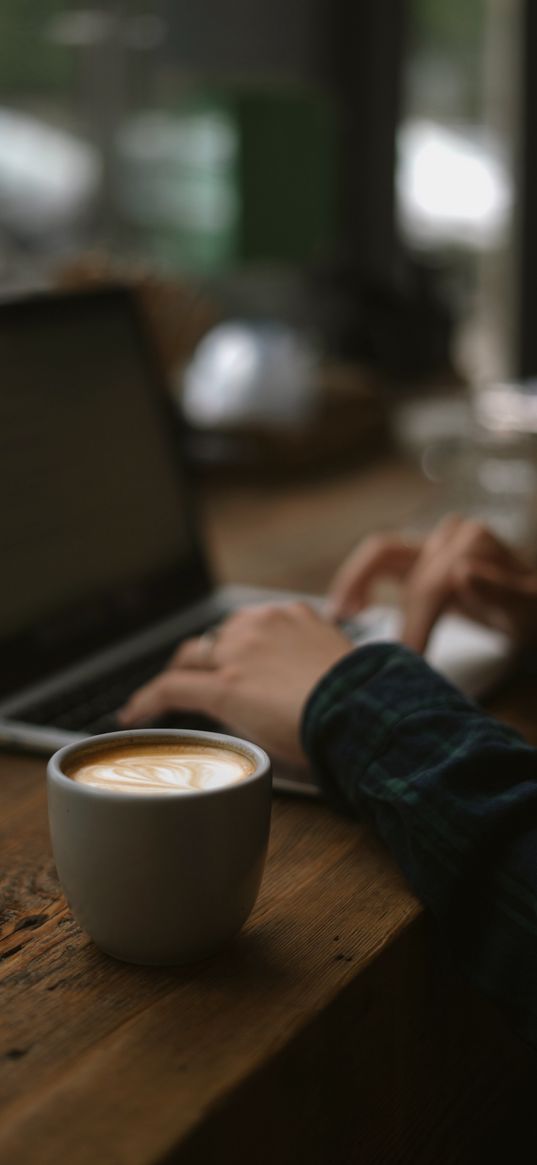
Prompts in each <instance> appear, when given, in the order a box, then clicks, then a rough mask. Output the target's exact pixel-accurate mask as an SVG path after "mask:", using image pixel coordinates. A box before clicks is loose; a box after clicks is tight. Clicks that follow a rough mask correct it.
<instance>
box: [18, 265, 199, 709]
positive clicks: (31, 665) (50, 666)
mask: <svg viewBox="0 0 537 1165" xmlns="http://www.w3.org/2000/svg"><path fill="white" fill-rule="evenodd" d="M96 304H97V305H99V307H101V308H103V307H108V310H110V311H114V310H115V311H117V310H120V311H121V312H122V313H123V314H124V315H126V316H127V319H128V322H129V323H130V324H131V325H132V328H133V337H134V339H135V343H136V346H137V348H138V350H139V352H140V360H141V367H142V368H143V370H144V378H143V379H144V385H145V387H146V388H147V391H148V393H149V395H150V397H151V398H152V400H153V402H154V406H155V409H156V412H157V414H158V415H160V416H161V418H162V436H163V440H164V442H165V443H168V445H169V449H170V458H171V462H172V464H173V467H174V471H175V473H176V475H177V483H178V492H179V496H180V498H181V507H182V511H183V514H184V538H185V542H186V543H187V547H188V549H187V554H186V555H178V557H177V560H176V562H175V563H173V564H172V566H171V567H170V569H169V570H166V571H165V572H160V573H159V572H157V573H156V574H154V575H152V576H151V578H146V579H139V580H138V604H137V606H136V608H135V609H133V605H132V594H131V587H130V584H129V587H128V588H126V587H125V586H122V587H118V588H116V589H114V588H110V591H109V593H108V595H107V596H106V599H103V601H101V602H100V601H99V600H98V598H97V597H96V596H94V597H92V598H91V599H90V600H89V601H88V602H86V603H82V604H79V603H78V604H73V606H72V607H69V608H65V606H63V607H62V608H61V609H59V610H58V611H57V612H50V614H49V616H48V617H46V618H43V616H40V617H39V619H37V620H36V622H35V624H32V625H31V626H28V627H27V628H26V629H25V630H24V632H22V633H21V632H19V633H17V634H16V635H12V636H9V635H8V636H5V637H3V638H0V651H1V654H2V659H3V665H4V666H3V667H2V669H1V672H0V697H2V696H5V695H7V694H11V693H13V692H15V691H17V690H19V689H20V688H23V687H26V686H27V685H28V684H30V683H35V682H37V681H39V680H40V679H42V678H45V677H46V676H47V675H49V674H51V673H53V672H55V671H58V670H60V669H62V668H64V667H69V666H70V665H71V664H73V663H76V661H77V660H79V659H81V658H82V657H83V656H84V655H86V654H88V653H90V652H95V651H97V650H99V648H101V647H108V646H110V645H113V644H114V643H115V642H120V641H121V640H122V639H124V638H125V637H126V636H129V635H132V634H136V633H137V632H138V631H143V630H144V629H145V628H146V627H149V626H151V624H152V623H153V622H155V621H157V620H159V619H165V618H166V617H167V616H168V615H172V614H174V613H176V612H178V611H180V610H182V609H183V608H187V607H189V606H190V605H192V604H193V603H196V602H199V601H201V600H203V599H204V598H206V597H207V596H209V595H210V594H211V592H212V591H213V589H214V582H213V578H212V572H211V570H210V566H209V562H208V559H207V556H206V553H205V550H204V548H203V545H202V541H201V538H200V535H199V517H198V511H197V507H196V499H195V494H194V490H193V487H192V470H193V467H192V465H191V463H190V461H189V455H188V446H187V441H186V436H187V431H188V430H187V426H186V424H185V422H184V421H183V420H182V419H181V417H180V414H179V410H178V409H177V408H176V407H175V406H174V403H173V401H172V397H171V392H170V389H169V386H168V384H167V381H166V377H165V373H164V369H163V368H162V365H161V362H160V360H159V357H158V354H157V350H156V346H155V345H154V343H153V341H152V337H151V335H150V329H149V325H148V324H147V322H146V319H145V317H144V315H143V311H142V308H141V306H140V304H139V302H138V299H137V296H136V293H135V291H134V290H133V289H132V288H131V287H129V286H125V285H121V284H115V285H113V286H112V285H103V286H97V287H93V286H92V287H91V288H84V289H80V290H78V289H77V290H73V291H63V290H62V291H57V290H51V291H46V292H36V293H32V294H31V295H24V296H19V297H17V298H15V299H11V300H4V301H2V302H0V327H1V323H2V318H5V317H6V315H17V316H18V317H19V318H20V319H22V320H24V319H25V318H27V319H28V321H29V322H30V321H31V316H32V314H33V313H36V312H39V313H40V315H41V318H43V313H47V312H49V313H52V312H53V313H55V314H56V313H58V314H60V315H61V313H62V312H64V313H65V319H66V326H68V320H69V318H72V316H70V315H69V314H68V313H72V312H73V311H75V312H76V311H80V312H84V311H86V312H88V311H91V310H92V309H93V310H94V309H95V305H96ZM29 330H30V329H29ZM127 589H128V590H129V596H128V601H127V599H126V590H127Z"/></svg>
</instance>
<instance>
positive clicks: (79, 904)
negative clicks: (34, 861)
mask: <svg viewBox="0 0 537 1165" xmlns="http://www.w3.org/2000/svg"><path fill="white" fill-rule="evenodd" d="M181 742H189V743H192V742H194V743H197V744H207V745H211V746H216V747H220V748H226V749H231V750H232V751H238V752H240V753H242V754H245V755H246V756H247V757H249V758H250V759H251V760H252V763H253V765H254V766H255V767H254V771H253V772H252V774H251V775H248V776H246V777H244V778H242V779H241V780H239V781H237V782H235V783H233V784H227V785H223V786H220V787H218V788H213V789H203V790H196V791H195V792H188V793H180V792H166V793H164V794H163V793H158V792H157V793H154V794H153V793H150V794H147V793H146V794H144V795H143V796H140V794H137V793H133V792H130V793H129V792H123V791H121V792H116V791H115V790H111V789H106V788H96V787H95V786H91V785H88V784H83V783H79V782H77V781H74V780H72V779H71V777H69V776H66V772H67V771H69V770H71V771H72V768H73V766H74V765H75V764H76V762H77V759H78V758H80V759H82V756H83V754H84V753H87V751H88V747H91V751H92V753H93V755H95V750H99V749H100V748H103V749H109V748H111V747H118V746H121V745H122V744H131V745H136V744H151V743H153V744H168V745H169V744H171V745H173V744H174V743H176V744H180V743H181ZM47 786H48V804H49V822H50V832H51V838H52V848H53V853H54V860H55V862H56V867H57V870H58V876H59V879H60V882H61V885H62V888H63V891H64V893H65V896H66V898H67V901H68V903H69V906H70V908H71V910H72V912H73V914H74V916H75V918H76V921H77V922H78V924H79V926H80V927H81V928H82V929H83V930H85V931H86V932H87V933H88V934H89V935H90V936H91V938H92V939H93V940H94V942H95V943H96V944H97V946H99V947H100V948H101V949H102V950H103V951H106V952H107V954H110V955H113V956H114V957H115V958H118V959H123V960H125V961H127V962H132V963H142V964H153V965H166V964H168V965H170V964H179V963H185V962H189V961H191V960H194V959H198V958H202V957H204V956H205V955H208V954H211V953H212V952H213V951H215V950H217V949H218V948H219V947H220V946H222V945H223V944H224V943H225V942H226V941H227V940H228V939H230V938H231V937H232V935H234V934H235V933H236V932H237V931H238V930H239V929H240V927H241V926H242V924H243V923H244V922H245V921H246V919H247V917H248V915H249V914H250V911H251V909H252V907H253V905H254V902H255V900H256V897H257V893H258V890H259V887H260V884H261V878H262V875H263V868H264V863H265V857H266V851H267V845H268V837H269V828H270V811H271V769H270V761H269V758H268V756H267V754H266V753H265V752H263V750H262V749H261V748H258V747H257V746H256V745H254V744H250V743H249V742H247V741H245V740H239V739H238V738H236V737H233V736H224V735H220V734H219V733H213V732H194V731H188V732H187V731H168V730H165V729H163V730H157V729H149V730H145V729H142V730H139V731H127V732H114V733H109V734H107V735H104V736H100V737H93V738H92V739H91V740H86V741H81V742H79V743H77V744H71V745H67V747H65V748H62V749H60V750H59V752H57V753H55V755H54V756H53V757H52V758H51V760H50V761H49V764H48V772H47Z"/></svg>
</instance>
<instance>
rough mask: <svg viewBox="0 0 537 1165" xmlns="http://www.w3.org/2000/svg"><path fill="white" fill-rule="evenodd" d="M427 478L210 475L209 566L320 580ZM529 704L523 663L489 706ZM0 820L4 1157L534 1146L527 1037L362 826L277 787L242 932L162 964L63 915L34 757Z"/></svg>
mask: <svg viewBox="0 0 537 1165" xmlns="http://www.w3.org/2000/svg"><path fill="white" fill-rule="evenodd" d="M424 489H425V487H424V485H423V482H422V481H421V479H419V476H418V474H417V473H416V471H415V470H413V469H412V468H411V467H408V466H401V465H399V466H397V465H392V464H390V465H385V466H377V467H369V468H367V469H364V471H363V473H362V474H354V475H353V474H345V475H342V476H341V477H339V478H335V479H333V480H331V481H327V482H322V483H321V482H319V483H317V484H316V485H315V484H311V483H310V484H308V485H307V486H306V485H304V486H300V485H296V486H294V487H293V489H292V490H289V489H282V490H278V489H277V488H275V487H274V486H273V487H271V488H270V489H269V488H268V487H261V486H260V487H259V488H258V489H255V488H253V487H251V488H250V489H249V490H248V491H247V492H245V491H243V490H239V489H238V487H228V488H226V489H221V490H216V491H215V490H213V491H212V492H211V493H210V495H209V494H207V495H206V498H205V506H204V510H205V517H206V522H207V528H208V532H209V541H210V543H211V546H212V549H213V552H214V558H215V560H216V566H217V568H218V570H219V573H220V574H221V576H222V577H223V578H225V579H229V580H235V581H237V580H238V581H244V582H252V583H258V584H265V585H269V584H272V585H282V586H294V587H304V588H305V589H308V590H316V589H322V587H324V586H325V585H326V582H327V581H328V579H329V577H330V575H331V573H332V571H333V569H334V568H335V567H336V565H337V564H338V562H339V560H340V558H341V557H342V555H343V554H344V553H345V552H346V551H347V550H348V549H349V548H350V547H351V546H352V544H353V543H354V541H355V540H356V538H357V537H358V536H359V535H360V534H363V533H365V532H366V531H368V530H372V529H374V528H376V527H379V526H388V525H397V524H398V523H400V522H406V521H407V520H408V519H409V518H410V517H411V516H412V514H413V513H414V512H415V509H416V507H417V506H419V505H420V504H422V503H423V500H424ZM536 707H537V682H536V681H535V678H533V679H531V677H528V676H526V677H521V678H519V679H517V680H516V681H515V682H512V683H511V684H510V685H507V686H505V687H504V689H503V690H502V692H501V693H498V694H497V696H496V698H495V701H494V702H493V704H492V708H493V711H494V713H495V714H496V715H499V716H501V717H503V718H505V719H507V720H508V721H509V722H511V723H514V724H515V725H516V726H517V727H518V728H519V729H521V730H522V731H523V732H525V733H526V734H527V735H528V736H529V737H530V738H531V739H532V740H534V741H535V742H537V731H536V727H535V725H536V720H535V708H536ZM0 822H1V824H0V834H1V842H0V844H1V848H0V1165H52V1163H54V1165H58V1162H62V1163H63V1162H68V1163H69V1165H101V1163H102V1165H157V1163H161V1165H164V1163H166V1165H172V1163H173V1165H213V1163H214V1165H216V1163H218V1165H228V1162H229V1163H230V1165H247V1163H248V1165H276V1163H278V1165H302V1162H303V1163H304V1165H306V1163H307V1165H353V1163H354V1162H357V1163H358V1162H359V1163H360V1165H369V1163H374V1165H377V1163H378V1165H391V1163H392V1162H393V1163H394V1165H399V1163H401V1165H405V1163H406V1162H408V1163H409V1165H433V1163H434V1165H465V1163H466V1162H468V1163H469V1162H472V1165H475V1163H476V1162H477V1163H479V1162H480V1161H492V1160H495V1159H498V1157H497V1156H495V1153H496V1151H497V1150H498V1149H499V1147H500V1145H502V1144H505V1145H506V1148H505V1151H504V1159H510V1160H517V1161H518V1160H520V1161H523V1160H527V1159H532V1157H530V1158H528V1157H527V1156H524V1155H523V1151H522V1150H521V1151H520V1154H519V1155H518V1156H517V1151H516V1143H517V1138H519V1137H522V1136H524V1135H525V1136H527V1137H529V1139H530V1140H529V1143H530V1144H531V1143H532V1140H531V1139H532V1138H533V1140H534V1134H533V1130H532V1129H531V1116H532V1113H533V1103H534V1102H533V1097H534V1095H535V1094H536V1091H537V1081H536V1079H535V1057H534V1055H533V1053H530V1052H528V1051H527V1050H526V1049H525V1048H523V1047H522V1046H521V1045H520V1044H519V1043H518V1042H517V1041H516V1040H515V1039H513V1038H512V1037H511V1035H510V1033H509V1032H508V1031H506V1030H505V1028H504V1026H503V1023H502V1021H501V1019H500V1017H499V1016H498V1015H497V1014H496V1013H495V1011H494V1010H493V1009H492V1008H490V1007H488V1006H487V1005H486V1004H485V1003H484V1002H483V1001H482V1000H481V999H479V998H477V997H476V996H475V995H474V994H473V993H472V992H471V991H469V989H467V988H466V987H465V986H464V985H463V984H461V983H460V982H459V980H458V979H457V977H456V976H455V975H454V974H453V972H451V971H450V969H449V967H448V966H446V960H445V956H444V954H443V953H442V952H440V951H439V950H438V949H437V947H436V942H435V939H434V935H433V934H432V933H431V928H430V924H429V921H428V919H427V918H426V916H425V915H424V913H423V911H422V910H421V908H420V907H419V905H418V903H417V902H416V900H415V899H414V898H413V896H412V895H411V894H410V893H409V891H408V889H407V888H406V886H405V884H404V882H403V879H402V878H401V876H400V875H399V873H398V872H397V870H396V869H395V868H394V865H393V863H392V862H391V860H390V859H389V857H388V855H387V854H386V852H385V850H384V849H383V847H382V846H381V844H380V843H379V842H378V841H377V840H376V839H375V838H374V837H373V836H372V834H371V833H370V831H369V830H368V829H367V828H366V827H364V826H358V825H356V824H354V823H352V822H349V821H346V820H344V819H342V818H340V817H338V816H337V815H336V814H334V813H333V812H331V811H330V810H329V809H328V808H327V807H326V806H323V805H321V804H314V803H309V802H300V801H294V800H291V799H288V800H285V799H278V800H276V801H275V804H274V813H273V826H272V835H271V844H270V851H269V859H268V863H267V869H266V874H265V878H264V881H263V886H262V890H261V893H260V896H259V900H258V903H257V905H256V908H255V910H254V912H253V914H252V917H251V919H250V920H249V922H248V924H247V925H246V927H245V928H244V930H243V932H242V933H241V934H240V935H239V936H238V937H237V939H236V940H235V941H234V942H233V943H232V944H231V945H230V946H229V947H228V948H227V949H226V950H225V951H222V952H221V953H220V954H219V955H218V956H216V957H214V958H213V959H210V960H206V961H205V962H202V963H199V964H197V965H195V966H191V967H189V968H184V969H178V970H170V969H166V970H159V969H145V968H137V967H132V966H127V965H125V964H121V963H119V962H116V961H114V960H112V959H110V958H108V957H107V956H105V955H103V954H101V953H100V952H99V951H98V950H97V949H96V948H95V947H94V946H93V944H92V943H91V942H90V940H89V939H87V938H86V937H85V936H84V935H83V934H82V933H81V932H80V931H79V930H78V928H77V926H76V925H75V923H74V921H73V920H72V918H71V916H70V913H69V911H68V909H67V907H66V904H65V902H64V900H63V898H62V895H61V893H60V890H59V886H58V882H57V878H56V874H55V870H54V865H53V861H52V856H51V852H50V844H49V838H48V828H47V818H46V804H45V788H44V763H43V762H42V761H39V760H36V759H31V758H24V757H21V756H12V757H11V756H8V755H3V756H2V757H0ZM141 925H143V920H141ZM529 1097H530V1098H531V1100H529V1099H528V1098H529ZM528 1119H529V1127H528ZM525 1152H526V1150H524V1153H525ZM530 1152H531V1149H530Z"/></svg>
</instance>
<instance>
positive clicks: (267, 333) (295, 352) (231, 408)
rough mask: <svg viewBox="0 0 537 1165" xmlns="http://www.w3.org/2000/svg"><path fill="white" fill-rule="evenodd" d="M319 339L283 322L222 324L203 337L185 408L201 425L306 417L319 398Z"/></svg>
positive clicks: (278, 422) (188, 376)
mask: <svg viewBox="0 0 537 1165" xmlns="http://www.w3.org/2000/svg"><path fill="white" fill-rule="evenodd" d="M318 393H319V388H318V356H317V352H316V349H315V345H314V344H313V343H312V342H311V341H310V340H309V339H308V338H307V337H305V336H304V335H301V334H300V333H298V332H295V331H294V330H293V329H291V328H289V327H286V326H284V325H283V324H273V323H270V324H269V323H266V324H250V323H242V322H229V323H224V324H219V325H218V326H217V327H216V328H214V329H213V330H212V331H211V332H209V333H208V335H207V336H205V337H204V339H203V340H202V341H201V344H200V345H199V347H198V348H197V350H196V352H195V353H194V356H193V358H192V360H191V362H190V364H189V365H188V367H187V369H186V371H185V374H184V381H183V394H182V404H183V411H184V414H185V416H186V417H187V419H188V420H189V421H190V422H191V424H193V425H196V426H198V427H199V428H218V427H221V428H225V427H227V426H229V425H237V424H240V425H245V424H264V425H269V426H292V425H296V424H300V423H301V422H303V421H305V420H307V419H308V418H309V417H311V416H312V415H313V413H314V412H315V409H316V406H317V402H318Z"/></svg>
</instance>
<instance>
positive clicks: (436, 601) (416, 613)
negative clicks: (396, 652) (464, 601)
mask: <svg viewBox="0 0 537 1165" xmlns="http://www.w3.org/2000/svg"><path fill="white" fill-rule="evenodd" d="M451 601H452V587H451V586H450V585H449V583H448V581H447V580H445V581H444V582H443V583H436V584H435V585H434V586H430V587H428V588H426V589H424V590H423V591H422V593H421V594H420V593H417V592H416V591H415V590H412V591H411V592H409V594H408V595H407V596H406V599H405V603H404V605H403V626H402V631H401V642H402V643H404V644H406V646H407V647H411V648H412V650H413V651H418V652H423V651H424V650H425V648H426V646H427V642H428V639H429V636H430V634H431V631H432V629H433V627H434V625H435V623H436V621H437V619H438V618H439V616H440V615H441V614H442V612H443V611H444V610H445V609H446V607H447V606H448V605H449V603H450V602H451Z"/></svg>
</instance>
